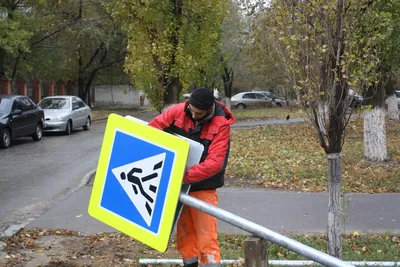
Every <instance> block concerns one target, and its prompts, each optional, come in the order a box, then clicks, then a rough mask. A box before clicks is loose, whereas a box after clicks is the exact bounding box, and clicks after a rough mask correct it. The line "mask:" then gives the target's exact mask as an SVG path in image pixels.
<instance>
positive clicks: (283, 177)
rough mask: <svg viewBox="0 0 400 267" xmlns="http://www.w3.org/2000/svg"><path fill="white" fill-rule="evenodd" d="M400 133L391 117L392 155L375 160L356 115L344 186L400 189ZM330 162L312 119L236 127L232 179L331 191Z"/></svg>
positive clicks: (243, 183) (252, 184)
mask: <svg viewBox="0 0 400 267" xmlns="http://www.w3.org/2000/svg"><path fill="white" fill-rule="evenodd" d="M245 112H247V111H245ZM249 112H250V111H249ZM251 112H258V115H257V116H256V117H257V118H259V119H262V118H270V117H271V116H272V115H271V114H266V115H264V112H265V113H266V112H269V110H258V111H257V110H253V111H251ZM274 112H277V111H274ZM237 114H238V117H239V118H247V114H246V113H242V112H239V113H237ZM243 114H246V115H243ZM274 114H278V113H274ZM283 114H284V113H283ZM295 114H301V113H300V112H295ZM290 115H292V114H290ZM399 133H400V123H399V122H393V121H389V122H387V149H388V154H389V156H390V158H389V160H388V161H386V162H381V163H377V162H370V161H367V160H366V159H365V157H364V152H363V119H362V118H361V116H356V117H355V118H353V119H352V120H351V122H350V124H349V125H348V127H347V130H346V135H347V136H346V139H345V144H344V147H343V150H342V182H343V191H344V192H362V193H380V192H386V193H393V192H396V193H398V192H400V164H399V163H400V138H399ZM327 167H328V166H327V158H326V154H325V152H324V151H323V149H322V148H321V147H320V146H319V143H318V140H317V138H316V135H315V131H314V128H313V126H312V125H311V124H310V123H299V124H285V125H270V126H262V127H252V128H249V129H246V130H243V129H240V130H235V129H234V130H232V131H231V152H230V157H229V163H228V167H227V178H226V183H227V185H230V186H244V187H268V188H276V189H284V190H296V191H312V192H325V191H327Z"/></svg>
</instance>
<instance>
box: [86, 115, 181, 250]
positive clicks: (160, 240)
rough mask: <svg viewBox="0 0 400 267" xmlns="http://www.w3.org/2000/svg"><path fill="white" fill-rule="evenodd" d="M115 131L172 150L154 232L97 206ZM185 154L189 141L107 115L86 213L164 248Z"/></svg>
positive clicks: (169, 231) (138, 123) (172, 215)
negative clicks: (159, 215) (168, 172)
mask: <svg viewBox="0 0 400 267" xmlns="http://www.w3.org/2000/svg"><path fill="white" fill-rule="evenodd" d="M116 130H121V131H124V132H126V133H129V134H132V135H134V136H137V137H139V138H141V139H144V140H147V141H149V142H151V143H155V144H159V145H160V146H161V147H165V148H168V149H170V150H172V151H174V152H175V159H174V162H173V166H172V169H171V178H170V181H169V187H168V191H167V192H166V196H165V202H164V208H163V212H162V216H161V218H160V220H161V222H160V226H159V231H158V235H155V234H154V233H152V232H150V231H148V230H146V229H143V228H142V227H140V226H138V225H136V224H134V223H133V222H130V221H128V220H126V219H124V218H122V217H120V216H118V215H116V214H114V213H112V212H110V211H108V210H106V209H105V208H103V207H101V205H100V203H101V197H102V194H103V190H104V185H105V181H106V176H107V169H108V165H109V161H110V157H111V152H112V148H113V143H114V136H115V132H116ZM188 153H189V143H188V142H187V141H186V140H184V139H182V138H179V137H177V136H174V135H172V134H168V133H166V132H163V131H160V130H157V129H155V128H153V127H150V126H147V125H145V124H142V123H140V122H136V121H133V120H130V119H128V118H124V117H122V116H119V115H117V114H110V115H109V116H108V120H107V125H106V129H105V133H104V138H103V144H102V147H101V151H100V157H99V162H98V166H97V170H96V177H95V180H94V184H93V189H92V194H91V197H90V202H89V209H88V211H89V214H90V215H91V216H92V217H94V218H96V219H98V220H100V221H102V222H104V223H105V224H108V225H109V226H111V227H113V228H115V229H117V230H119V231H121V232H123V233H125V234H127V235H129V236H131V237H133V238H135V239H137V240H138V241H140V242H142V243H144V244H146V245H148V246H150V247H152V248H154V249H156V250H158V251H161V252H164V251H166V249H167V247H168V241H169V238H170V234H171V231H172V227H173V221H174V215H175V211H176V207H177V204H178V198H179V194H180V189H181V185H182V179H183V175H184V172H185V165H186V161H187V157H188ZM132 205H133V204H132Z"/></svg>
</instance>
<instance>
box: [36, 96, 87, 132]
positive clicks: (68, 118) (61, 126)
mask: <svg viewBox="0 0 400 267" xmlns="http://www.w3.org/2000/svg"><path fill="white" fill-rule="evenodd" d="M39 106H40V107H41V108H42V109H43V111H44V117H45V127H44V129H43V130H44V131H45V132H64V133H65V134H66V135H69V134H71V132H72V130H73V129H76V128H79V127H83V129H84V130H89V129H90V126H91V124H92V111H91V109H90V107H89V106H88V105H86V104H85V102H83V101H82V99H80V98H79V97H77V96H48V97H45V98H43V99H42V100H41V101H40V102H39Z"/></svg>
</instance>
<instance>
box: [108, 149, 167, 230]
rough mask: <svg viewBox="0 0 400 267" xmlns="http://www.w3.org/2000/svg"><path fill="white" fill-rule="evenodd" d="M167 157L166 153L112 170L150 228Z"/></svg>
mask: <svg viewBox="0 0 400 267" xmlns="http://www.w3.org/2000/svg"><path fill="white" fill-rule="evenodd" d="M165 156H166V153H162V154H159V155H156V156H153V157H149V158H146V159H143V160H139V161H136V162H132V163H130V164H126V165H124V166H121V167H118V168H114V169H113V170H112V172H113V174H114V176H115V178H116V179H117V180H118V182H119V183H120V184H121V186H122V187H123V188H124V190H125V193H126V194H127V195H128V197H129V199H130V200H131V201H132V203H133V204H134V205H135V207H136V208H137V210H138V211H139V212H140V215H141V216H142V217H143V219H144V220H145V222H146V223H147V225H148V226H150V224H151V219H152V217H153V216H152V215H153V210H154V205H155V200H156V196H157V188H158V187H159V185H160V178H161V175H162V170H163V163H164V161H165ZM144 166H147V168H146V167H144Z"/></svg>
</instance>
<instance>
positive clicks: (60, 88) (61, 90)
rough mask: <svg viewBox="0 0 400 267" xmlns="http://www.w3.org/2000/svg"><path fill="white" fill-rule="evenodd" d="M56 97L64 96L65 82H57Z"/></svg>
mask: <svg viewBox="0 0 400 267" xmlns="http://www.w3.org/2000/svg"><path fill="white" fill-rule="evenodd" d="M58 95H65V82H59V84H58Z"/></svg>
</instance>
